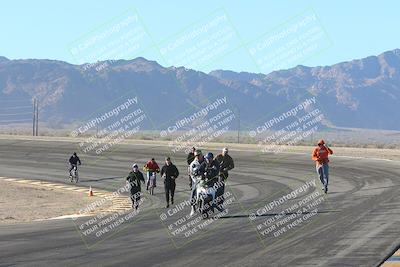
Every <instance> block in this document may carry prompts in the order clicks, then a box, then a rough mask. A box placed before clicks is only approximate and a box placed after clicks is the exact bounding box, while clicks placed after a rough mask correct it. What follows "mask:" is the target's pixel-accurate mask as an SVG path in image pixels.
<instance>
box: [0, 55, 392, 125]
mask: <svg viewBox="0 0 400 267" xmlns="http://www.w3.org/2000/svg"><path fill="white" fill-rule="evenodd" d="M96 65H97V66H105V67H103V68H101V69H96V67H89V65H87V64H84V65H73V64H69V63H67V62H63V61H56V60H47V59H18V60H9V59H7V58H6V57H0V105H2V109H0V122H1V121H3V123H6V122H7V121H13V119H15V118H17V117H10V116H12V114H11V115H10V116H8V115H9V113H10V110H13V108H18V106H16V104H15V103H20V102H21V103H22V102H23V101H26V103H28V102H29V101H31V99H32V98H33V97H36V98H37V99H38V100H39V103H40V121H41V123H43V122H44V123H46V124H47V125H48V126H49V127H53V128H61V127H65V126H66V125H69V124H71V123H72V122H74V121H77V120H80V121H84V120H87V119H90V118H91V116H92V114H100V113H101V112H100V111H99V108H100V107H110V106H111V107H112V105H113V103H114V102H113V101H115V99H123V98H124V97H125V96H130V95H135V96H137V97H138V99H139V101H140V103H141V104H142V106H143V108H144V109H145V110H146V112H147V115H148V117H150V118H151V121H152V126H147V127H148V128H153V129H154V128H162V126H160V125H163V124H165V122H166V121H170V120H173V119H174V118H176V116H177V114H184V113H185V112H186V113H187V111H188V110H196V109H198V108H199V107H202V106H204V105H206V104H207V103H209V102H210V101H213V99H215V98H217V97H219V96H226V97H227V99H228V101H229V104H230V106H231V107H233V109H234V110H236V111H240V118H241V120H242V121H243V122H244V123H243V125H242V127H243V128H248V129H250V128H251V127H254V126H255V125H256V124H257V121H259V119H260V118H268V116H271V114H279V113H280V112H283V111H285V110H286V109H290V107H292V106H295V105H296V103H298V102H299V101H302V100H303V99H305V98H307V97H311V96H315V97H316V99H317V103H318V106H319V107H321V110H323V112H324V115H325V121H324V123H325V125H326V127H330V128H337V127H339V128H368V129H386V130H400V112H399V111H398V107H399V106H400V49H395V50H391V51H387V52H384V53H382V54H380V55H378V56H369V57H366V58H362V59H355V60H352V61H348V62H341V63H337V64H334V65H331V66H318V67H307V66H302V65H299V66H296V67H294V68H291V69H287V70H279V71H274V72H271V73H268V74H262V73H248V72H234V71H228V70H215V71H211V72H210V73H204V72H201V71H196V70H192V69H187V68H185V67H174V66H172V67H164V66H161V65H160V64H158V63H157V62H155V61H150V60H147V59H145V58H142V57H139V58H135V59H132V60H110V61H103V62H99V63H98V64H96ZM19 101H20V102H19ZM121 101H122V100H121ZM117 102H118V101H117ZM100 110H107V108H104V109H102V108H100ZM2 113H3V114H2ZM15 116H19V115H15ZM21 116H22V115H21Z"/></svg>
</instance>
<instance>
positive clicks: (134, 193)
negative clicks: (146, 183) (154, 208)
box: [130, 188, 141, 208]
mask: <svg viewBox="0 0 400 267" xmlns="http://www.w3.org/2000/svg"><path fill="white" fill-rule="evenodd" d="M140 195H141V193H140V189H138V188H134V189H131V195H130V198H131V201H132V207H135V208H138V207H139V201H140Z"/></svg>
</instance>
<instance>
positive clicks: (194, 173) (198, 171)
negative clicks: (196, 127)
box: [189, 149, 206, 216]
mask: <svg viewBox="0 0 400 267" xmlns="http://www.w3.org/2000/svg"><path fill="white" fill-rule="evenodd" d="M194 155H195V158H194V160H193V162H192V163H190V167H189V174H190V177H191V179H192V188H191V192H190V198H189V200H190V204H191V206H192V207H191V211H190V216H193V215H194V212H195V210H194V207H195V205H196V193H197V192H196V187H197V183H198V182H199V181H200V180H201V179H202V177H203V175H204V172H205V167H206V164H205V163H206V162H205V160H204V157H203V154H202V152H201V150H200V149H197V150H196V151H195V152H194Z"/></svg>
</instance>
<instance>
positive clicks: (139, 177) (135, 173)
mask: <svg viewBox="0 0 400 267" xmlns="http://www.w3.org/2000/svg"><path fill="white" fill-rule="evenodd" d="M126 181H127V182H128V183H129V185H130V199H131V201H132V208H134V209H135V210H137V209H138V207H139V201H140V195H141V186H140V183H145V181H144V177H143V173H141V172H140V171H139V166H138V165H137V164H133V165H132V170H131V172H129V174H128V177H126Z"/></svg>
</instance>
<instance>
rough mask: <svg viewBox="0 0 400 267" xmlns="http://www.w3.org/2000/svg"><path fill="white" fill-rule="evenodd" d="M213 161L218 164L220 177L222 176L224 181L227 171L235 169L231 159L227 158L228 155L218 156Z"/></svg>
mask: <svg viewBox="0 0 400 267" xmlns="http://www.w3.org/2000/svg"><path fill="white" fill-rule="evenodd" d="M215 160H216V161H217V162H218V164H219V167H220V173H221V176H223V178H224V179H226V178H228V171H230V170H232V169H233V168H235V164H234V163H233V159H232V158H231V156H229V155H228V154H226V155H225V156H224V155H222V154H219V155H218V156H217V157H216V158H215Z"/></svg>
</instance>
